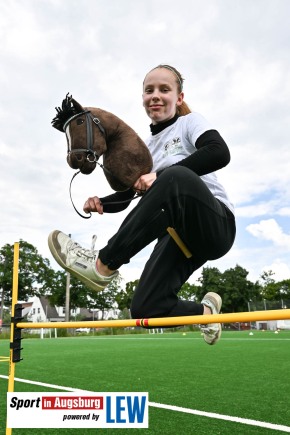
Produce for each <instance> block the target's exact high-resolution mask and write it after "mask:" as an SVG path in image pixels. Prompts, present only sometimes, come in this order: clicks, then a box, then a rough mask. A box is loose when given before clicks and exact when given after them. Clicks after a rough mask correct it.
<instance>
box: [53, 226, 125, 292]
mask: <svg viewBox="0 0 290 435" xmlns="http://www.w3.org/2000/svg"><path fill="white" fill-rule="evenodd" d="M48 246H49V249H50V251H51V253H52V255H53V257H54V259H55V261H56V262H57V263H58V264H59V265H60V266H61V267H62V268H63V269H65V270H66V271H67V272H69V273H71V274H72V275H73V276H75V277H76V278H78V279H79V280H80V281H82V282H83V283H84V284H85V285H86V286H87V287H89V288H90V289H92V290H96V291H100V290H103V289H104V288H105V287H106V286H107V285H108V284H109V283H110V282H111V281H112V280H113V279H114V278H116V277H117V276H118V274H119V272H118V271H116V272H114V273H113V274H112V275H110V276H103V275H101V274H100V273H99V272H98V271H97V267H96V262H97V258H98V254H99V251H95V250H93V249H85V248H82V247H81V246H80V245H79V244H78V243H76V242H74V241H73V240H72V239H71V238H70V237H69V236H67V235H66V234H64V233H62V232H61V231H57V230H55V231H52V232H51V233H50V235H49V236H48Z"/></svg>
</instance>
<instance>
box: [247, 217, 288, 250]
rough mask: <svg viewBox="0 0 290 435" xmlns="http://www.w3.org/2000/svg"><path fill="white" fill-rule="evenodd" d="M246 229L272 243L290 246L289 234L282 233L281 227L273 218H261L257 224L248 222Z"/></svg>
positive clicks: (284, 246)
mask: <svg viewBox="0 0 290 435" xmlns="http://www.w3.org/2000/svg"><path fill="white" fill-rule="evenodd" d="M246 230H247V231H248V232H249V233H250V234H252V235H253V236H254V237H257V238H258V239H262V240H268V241H271V242H273V244H274V245H276V246H280V247H283V248H287V249H289V248H290V235H289V234H285V233H283V229H282V228H281V227H280V226H279V225H278V223H277V222H276V221H275V219H267V220H261V221H260V222H259V223H258V224H250V225H248V226H247V227H246Z"/></svg>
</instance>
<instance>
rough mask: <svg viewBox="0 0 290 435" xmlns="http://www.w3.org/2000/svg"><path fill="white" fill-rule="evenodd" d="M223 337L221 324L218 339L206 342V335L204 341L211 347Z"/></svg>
mask: <svg viewBox="0 0 290 435" xmlns="http://www.w3.org/2000/svg"><path fill="white" fill-rule="evenodd" d="M221 335H222V327H221V324H219V332H218V334H217V336H216V338H215V339H214V340H213V341H212V342H208V341H206V339H205V335H204V336H203V339H204V341H205V342H206V344H209V345H210V346H213V345H214V344H216V343H217V342H218V341H219V339H220V338H221Z"/></svg>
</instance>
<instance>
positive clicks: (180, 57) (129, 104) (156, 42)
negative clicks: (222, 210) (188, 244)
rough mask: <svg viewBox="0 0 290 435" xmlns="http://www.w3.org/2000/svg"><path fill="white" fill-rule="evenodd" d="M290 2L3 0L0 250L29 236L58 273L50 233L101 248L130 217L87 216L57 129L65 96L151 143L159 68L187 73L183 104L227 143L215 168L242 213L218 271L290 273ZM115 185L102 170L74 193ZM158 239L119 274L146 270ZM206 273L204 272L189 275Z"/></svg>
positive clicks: (128, 276)
mask: <svg viewBox="0 0 290 435" xmlns="http://www.w3.org/2000/svg"><path fill="white" fill-rule="evenodd" d="M289 17H290V2H289V1H288V0H275V1H273V0H183V1H182V2H176V1H175V0H18V1H16V0H12V1H11V0H10V1H9V0H5V1H2V2H1V3H0V40H1V44H0V83H1V92H0V125H1V130H0V151H1V160H0V165H1V189H0V195H1V199H0V201H1V211H0V213H1V216H0V222H1V226H0V247H2V246H3V245H4V244H6V243H9V244H13V243H14V242H15V241H19V240H20V239H22V240H25V241H27V242H29V243H32V244H33V245H34V246H35V247H36V248H37V249H38V251H39V253H40V254H41V255H43V256H44V257H46V258H48V259H49V260H50V261H51V265H52V266H53V267H54V268H57V264H56V263H55V261H54V260H53V258H52V256H51V254H50V252H49V249H48V246H47V236H48V234H49V233H50V231H51V230H53V229H60V230H62V231H64V232H66V233H71V234H72V236H73V238H75V239H76V240H77V241H79V242H80V243H82V244H84V245H85V246H87V247H90V244H91V237H92V235H93V234H97V235H98V240H97V247H98V248H101V247H103V246H104V245H105V243H106V241H107V240H108V238H110V236H112V235H113V234H114V232H115V231H116V230H117V228H118V226H119V225H120V223H121V221H122V219H123V218H124V217H125V216H126V214H127V212H128V210H129V209H127V211H126V212H122V213H121V214H114V215H110V214H106V215H103V216H99V215H96V216H95V215H94V216H93V217H92V218H91V219H89V220H84V219H82V218H80V217H79V216H78V215H77V214H76V213H75V211H74V210H73V208H72V206H71V203H70V199H69V193H68V189H69V183H70V179H71V177H72V175H73V173H74V171H73V170H72V169H71V168H69V166H68V165H67V163H66V139H65V136H64V134H62V133H60V132H58V131H57V130H55V129H53V128H52V127H51V120H52V118H53V117H54V116H55V106H59V105H60V104H61V102H62V100H63V98H64V97H65V95H66V93H67V92H70V93H71V94H72V95H73V97H74V98H75V99H76V100H77V101H79V102H80V103H81V104H82V105H83V106H94V107H100V108H102V109H105V110H108V111H110V112H112V113H114V114H116V115H117V116H119V117H120V118H122V119H123V120H124V121H125V122H127V123H128V124H129V125H130V126H131V127H132V128H134V129H135V130H136V131H137V132H138V133H139V135H140V136H141V137H142V138H144V139H145V138H146V137H147V136H148V134H149V127H148V126H149V123H150V120H149V118H147V116H146V114H145V112H144V109H143V107H142V99H141V94H142V82H143V78H144V76H145V74H146V73H147V72H148V71H149V70H150V69H152V68H153V67H154V66H156V65H158V64H160V63H169V64H171V65H173V66H175V67H176V68H177V69H178V70H179V71H180V72H181V73H182V75H183V76H184V77H185V87H184V92H185V101H186V102H187V103H188V104H189V106H190V107H191V109H192V110H194V111H197V112H200V113H202V114H203V115H204V116H205V117H206V118H207V119H208V120H209V121H210V122H211V123H212V124H213V126H214V128H216V129H217V130H218V131H219V132H220V134H221V135H222V136H223V138H224V139H225V141H226V142H227V144H228V146H229V148H230V151H231V155H232V160H231V163H230V164H229V165H228V166H227V168H225V169H223V170H221V171H219V173H218V177H219V178H220V180H221V181H222V182H223V183H224V185H225V187H226V190H227V191H228V193H229V195H230V197H231V200H232V201H233V202H234V204H235V207H236V215H237V238H236V242H235V244H234V247H233V248H232V250H231V251H230V252H229V253H228V254H227V255H226V256H225V257H224V258H223V259H221V260H218V261H214V262H210V263H208V265H209V266H211V267H218V268H219V269H220V270H221V271H223V270H225V269H228V268H231V267H235V266H236V264H239V265H240V266H242V267H244V268H245V269H246V270H247V271H248V272H249V276H248V278H249V279H250V280H252V281H255V280H258V279H259V277H260V275H261V273H262V272H263V271H264V270H272V271H273V272H275V275H274V278H275V279H276V280H277V281H278V280H281V279H289V278H290V204H289V200H290V134H289V133H290V132H289V125H290V26H289ZM111 192H112V191H111V189H110V187H109V185H108V183H107V181H106V179H105V177H104V175H103V173H102V171H101V170H100V169H96V170H95V172H94V173H93V174H91V175H89V176H85V175H79V176H78V177H77V178H76V179H75V180H74V184H73V197H74V201H75V203H76V205H77V207H78V208H79V209H82V206H83V203H84V201H85V200H86V199H87V197H88V196H92V195H98V196H104V195H106V194H109V193H111ZM151 249H152V246H150V247H148V248H146V249H145V250H143V251H142V252H141V253H139V254H138V255H137V256H136V257H135V258H133V259H132V260H131V263H130V264H129V265H127V266H123V267H122V268H121V273H122V275H123V277H124V279H125V281H131V280H134V279H137V278H139V276H140V273H141V270H142V268H143V266H144V263H145V261H146V258H148V256H149V253H150V250H151ZM198 276H199V272H196V273H195V274H194V275H193V276H192V278H191V280H190V282H194V281H195V280H196V279H197V278H198Z"/></svg>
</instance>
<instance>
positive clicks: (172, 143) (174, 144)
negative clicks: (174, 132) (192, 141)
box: [163, 137, 182, 157]
mask: <svg viewBox="0 0 290 435" xmlns="http://www.w3.org/2000/svg"><path fill="white" fill-rule="evenodd" d="M163 148H164V152H163V157H167V156H174V155H176V154H179V153H180V152H181V151H182V145H181V140H180V137H174V138H173V139H170V140H169V141H168V142H166V143H165V144H164V147H163Z"/></svg>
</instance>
